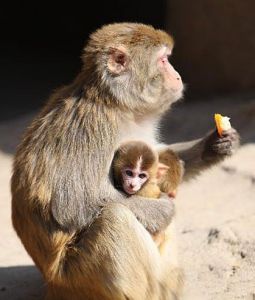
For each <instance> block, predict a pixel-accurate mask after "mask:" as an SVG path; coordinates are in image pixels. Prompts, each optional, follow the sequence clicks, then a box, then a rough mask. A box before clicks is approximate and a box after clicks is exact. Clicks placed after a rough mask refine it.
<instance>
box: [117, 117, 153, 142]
mask: <svg viewBox="0 0 255 300" xmlns="http://www.w3.org/2000/svg"><path fill="white" fill-rule="evenodd" d="M157 137H158V133H157V126H156V125H155V124H154V123H152V122H149V121H148V122H143V123H135V122H123V123H122V124H121V126H120V131H119V137H118V143H119V145H120V144H122V143H124V142H128V141H137V140H138V141H143V142H145V143H147V144H148V145H151V146H154V145H156V144H157V143H158V142H157Z"/></svg>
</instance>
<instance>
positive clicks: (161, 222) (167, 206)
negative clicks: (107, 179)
mask: <svg viewBox="0 0 255 300" xmlns="http://www.w3.org/2000/svg"><path fill="white" fill-rule="evenodd" d="M109 190H111V192H110V194H108V195H109V196H107V197H104V199H105V203H103V205H102V207H103V206H106V205H107V203H111V202H115V203H116V202H117V203H121V204H123V205H125V206H126V207H128V208H129V209H130V210H131V211H132V212H133V213H134V215H135V216H136V218H137V219H138V221H140V222H141V223H142V224H143V226H144V227H145V228H146V229H147V230H148V231H149V232H150V233H152V234H155V233H158V232H160V231H162V230H164V229H165V228H166V227H167V226H168V225H169V224H170V222H171V220H172V218H173V216H174V214H175V207H174V203H173V201H171V200H170V199H169V197H168V196H167V195H165V194H163V193H161V197H160V198H158V199H156V198H155V199H152V198H148V197H143V196H139V195H132V196H131V197H126V196H125V195H124V194H122V193H120V192H119V191H118V190H116V189H115V188H114V187H111V188H110V189H109V186H108V191H109ZM153 200H155V201H153Z"/></svg>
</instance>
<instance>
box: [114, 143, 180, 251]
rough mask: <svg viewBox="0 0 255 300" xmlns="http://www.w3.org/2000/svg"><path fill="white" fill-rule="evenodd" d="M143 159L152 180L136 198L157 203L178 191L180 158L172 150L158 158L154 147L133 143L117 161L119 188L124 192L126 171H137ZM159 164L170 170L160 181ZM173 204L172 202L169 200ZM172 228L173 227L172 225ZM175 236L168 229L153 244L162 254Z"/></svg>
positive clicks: (117, 156) (117, 183)
mask: <svg viewBox="0 0 255 300" xmlns="http://www.w3.org/2000/svg"><path fill="white" fill-rule="evenodd" d="M140 157H142V162H143V163H142V165H141V169H142V171H147V172H148V174H149V177H148V179H147V181H146V182H145V183H144V185H143V186H142V187H141V189H140V190H138V191H137V192H136V195H140V196H142V197H148V198H151V199H157V198H159V197H160V195H161V192H165V193H167V194H168V193H169V192H172V191H176V190H177V187H178V186H179V185H180V183H181V180H182V174H183V166H182V163H181V161H180V159H179V158H178V156H177V154H176V153H174V152H173V151H172V150H170V149H168V150H165V151H162V152H160V153H159V155H158V154H156V153H155V152H154V151H153V150H152V148H151V147H149V146H148V145H147V144H145V143H144V142H141V141H130V142H127V143H125V144H123V145H121V146H120V148H119V149H118V150H117V151H116V154H115V157H114V160H113V177H114V182H115V186H116V187H117V188H120V189H122V191H123V176H122V173H121V170H122V169H123V168H127V167H129V168H135V167H136V165H137V162H138V160H139V158H140ZM158 161H160V162H161V163H163V164H164V165H166V166H167V167H169V169H168V170H167V171H166V172H165V174H163V175H161V176H160V177H158V176H157V173H158ZM169 201H170V200H169ZM170 226H171V225H170ZM172 235H173V232H172V230H171V229H170V228H167V229H166V230H165V231H164V232H160V233H157V234H156V235H152V237H153V240H154V241H155V243H156V245H157V246H158V248H159V251H160V253H161V254H162V253H163V252H164V251H165V249H166V245H167V244H168V243H170V244H171V242H172V240H171V236H172Z"/></svg>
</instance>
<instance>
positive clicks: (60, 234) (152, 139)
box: [11, 23, 238, 300]
mask: <svg viewBox="0 0 255 300" xmlns="http://www.w3.org/2000/svg"><path fill="white" fill-rule="evenodd" d="M172 48H173V40H172V39H171V37H169V36H168V35H167V34H166V33H165V32H163V31H160V30H155V29H154V28H152V27H150V26H146V25H142V24H133V23H122V24H112V25H108V26H104V27H102V28H101V29H99V30H98V31H96V32H95V33H94V34H92V35H91V37H90V39H89V41H88V44H87V46H86V47H85V49H84V53H83V62H84V65H83V68H82V70H81V73H80V74H79V75H78V76H77V78H76V79H75V80H74V82H73V83H71V84H70V85H69V86H66V87H64V88H62V89H60V90H59V91H57V92H56V93H55V94H54V95H53V96H52V97H51V98H50V100H49V102H48V104H47V105H46V106H45V107H44V109H43V110H42V111H41V113H40V114H39V115H38V116H37V118H36V119H35V120H34V121H33V123H32V124H31V126H30V127H29V128H28V130H27V132H26V133H25V135H24V138H23V141H22V142H21V144H20V146H19V147H18V150H17V154H16V157H15V161H14V170H13V176H12V183H11V188H12V220H13V225H14V228H15V229H16V231H17V234H18V235H19V237H20V239H21V240H22V243H23V244H24V246H25V248H26V250H27V252H28V253H29V254H30V255H31V257H32V258H33V260H34V262H35V264H36V265H37V266H38V268H39V269H40V270H41V272H42V274H43V276H44V278H45V281H46V282H47V286H48V293H47V299H58V300H60V299H75V300H77V299H97V300H98V299H107V300H108V299H115V300H118V299H137V300H138V299H139V300H142V299H176V298H177V295H178V290H179V281H178V280H179V275H178V274H179V273H178V267H177V266H176V265H174V264H171V255H172V254H171V253H172V252H171V251H172V249H171V251H170V250H169V251H168V252H167V253H168V255H167V254H166V255H164V256H160V254H159V252H158V249H157V247H156V245H155V243H154V242H153V240H152V238H151V236H150V234H149V233H148V231H149V232H150V233H152V234H155V233H157V232H160V231H162V230H164V229H165V228H166V227H167V226H168V224H169V223H170V222H171V218H172V216H173V215H174V206H173V204H172V202H171V201H168V200H167V199H158V200H157V201H151V200H149V199H146V198H142V197H139V196H136V195H134V196H132V197H126V196H125V195H123V193H120V192H119V191H118V190H117V189H115V188H114V186H113V183H112V180H111V178H110V175H109V174H110V169H111V162H112V159H113V156H114V152H115V151H116V150H117V149H118V147H119V146H120V145H121V144H122V143H123V142H125V141H128V140H131V139H135V140H142V141H144V142H146V143H147V144H149V145H151V146H152V147H156V145H157V143H158V141H157V130H156V128H157V124H158V122H159V120H160V117H161V115H162V114H163V113H164V112H165V111H166V110H167V109H168V108H169V107H170V106H171V104H172V103H173V102H175V101H177V100H178V99H179V98H180V97H181V96H182V90H183V84H182V81H181V77H180V75H179V74H178V73H177V72H176V71H175V70H174V68H173V67H172V66H171V64H170V63H169V62H168V57H169V55H170V54H171V51H172ZM237 144H238V135H237V134H236V132H235V130H234V129H232V130H231V131H228V132H227V133H226V134H225V136H224V137H223V138H219V137H218V136H217V134H216V133H215V132H214V133H211V134H209V135H208V136H206V137H205V138H203V139H201V140H199V141H194V142H191V143H188V144H186V143H185V144H182V145H178V146H177V145H176V146H174V148H175V151H176V152H177V153H178V154H179V156H180V157H181V159H183V160H184V161H185V168H186V177H187V178H190V177H192V176H194V175H196V174H197V173H198V172H199V171H201V170H203V169H206V168H207V167H210V166H212V165H213V164H215V163H217V162H218V161H220V160H222V159H223V158H224V157H226V156H228V155H229V154H230V153H231V152H232V151H233V150H234V149H235V148H236V145H237ZM160 148H161V151H162V147H160ZM165 149H166V150H167V149H168V146H165ZM147 230H148V231H147Z"/></svg>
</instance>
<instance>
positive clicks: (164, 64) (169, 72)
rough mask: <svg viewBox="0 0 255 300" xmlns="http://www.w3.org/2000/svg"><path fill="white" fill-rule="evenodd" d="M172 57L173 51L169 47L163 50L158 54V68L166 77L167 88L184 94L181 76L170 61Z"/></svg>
mask: <svg viewBox="0 0 255 300" xmlns="http://www.w3.org/2000/svg"><path fill="white" fill-rule="evenodd" d="M170 55H171V51H170V50H169V49H168V48H167V47H163V48H161V49H160V51H159V52H158V54H157V57H158V67H159V69H160V71H161V73H162V74H163V76H164V79H165V80H164V83H165V88H166V89H168V90H171V92H172V93H174V94H176V93H178V94H179V93H182V90H183V83H182V79H181V76H180V74H179V73H178V72H177V71H176V70H175V69H174V67H173V66H172V65H171V64H170V63H169V61H168V58H169V56H170Z"/></svg>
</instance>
